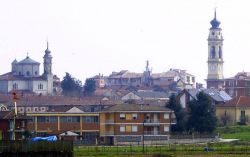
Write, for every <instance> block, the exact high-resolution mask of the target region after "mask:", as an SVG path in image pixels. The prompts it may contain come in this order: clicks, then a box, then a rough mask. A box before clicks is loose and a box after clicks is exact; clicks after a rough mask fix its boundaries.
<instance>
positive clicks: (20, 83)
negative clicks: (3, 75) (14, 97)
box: [7, 80, 31, 92]
mask: <svg viewBox="0 0 250 157" xmlns="http://www.w3.org/2000/svg"><path fill="white" fill-rule="evenodd" d="M15 83H16V84H17V90H30V88H31V87H30V83H29V81H25V80H14V81H8V91H7V92H10V91H12V90H14V89H13V85H14V84H15Z"/></svg>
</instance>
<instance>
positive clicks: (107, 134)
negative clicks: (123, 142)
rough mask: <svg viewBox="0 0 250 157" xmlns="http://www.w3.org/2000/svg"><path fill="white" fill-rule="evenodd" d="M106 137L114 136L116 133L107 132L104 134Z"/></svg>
mask: <svg viewBox="0 0 250 157" xmlns="http://www.w3.org/2000/svg"><path fill="white" fill-rule="evenodd" d="M104 135H106V136H114V131H106V132H105V133H104Z"/></svg>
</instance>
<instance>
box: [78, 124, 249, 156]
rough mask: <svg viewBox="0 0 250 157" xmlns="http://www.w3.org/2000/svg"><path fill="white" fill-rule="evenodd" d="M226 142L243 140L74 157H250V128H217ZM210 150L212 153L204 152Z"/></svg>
mask: <svg viewBox="0 0 250 157" xmlns="http://www.w3.org/2000/svg"><path fill="white" fill-rule="evenodd" d="M216 132H218V133H219V134H220V137H222V138H225V139H240V141H238V142H232V143H208V144H186V145H185V144H169V145H165V146H145V147H144V153H143V147H142V146H128V147H125V146H123V147H122V146H121V147H120V146H119V147H117V146H112V147H111V146H94V147H91V146H83V147H75V148H74V155H75V157H85V156H86V157H90V156H94V157H127V156H130V157H169V155H171V156H172V157H193V156H195V157H250V126H227V127H218V128H217V129H216ZM205 148H208V149H209V151H208V152H207V151H205V150H204V149H205Z"/></svg>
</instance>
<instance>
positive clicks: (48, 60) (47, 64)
mask: <svg viewBox="0 0 250 157" xmlns="http://www.w3.org/2000/svg"><path fill="white" fill-rule="evenodd" d="M43 60H44V62H43V66H44V75H48V74H52V56H51V51H50V50H49V42H48V41H47V49H46V50H45V55H44V56H43Z"/></svg>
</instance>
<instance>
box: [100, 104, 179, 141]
mask: <svg viewBox="0 0 250 157" xmlns="http://www.w3.org/2000/svg"><path fill="white" fill-rule="evenodd" d="M173 119H174V113H173V111H172V110H170V109H168V108H165V107H160V106H149V105H138V104H118V105H114V106H112V107H109V108H107V109H104V110H103V111H101V112H100V143H102V144H109V145H127V144H164V143H167V141H168V139H169V136H170V135H169V131H170V125H171V124H173Z"/></svg>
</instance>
